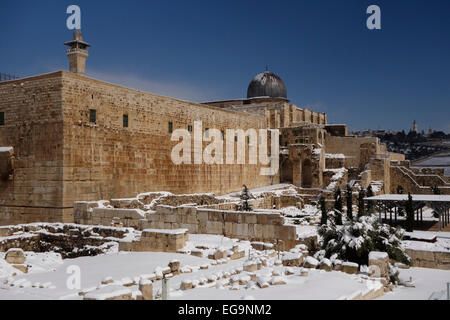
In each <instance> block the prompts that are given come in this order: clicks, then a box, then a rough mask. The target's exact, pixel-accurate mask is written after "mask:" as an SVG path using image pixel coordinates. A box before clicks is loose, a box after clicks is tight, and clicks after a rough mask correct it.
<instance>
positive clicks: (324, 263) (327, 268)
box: [319, 258, 333, 271]
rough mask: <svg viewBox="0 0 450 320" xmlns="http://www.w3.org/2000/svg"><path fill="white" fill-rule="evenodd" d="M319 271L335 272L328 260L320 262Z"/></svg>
mask: <svg viewBox="0 0 450 320" xmlns="http://www.w3.org/2000/svg"><path fill="white" fill-rule="evenodd" d="M319 269H321V270H325V271H331V270H333V267H332V263H331V261H330V260H329V259H327V258H324V259H322V260H321V261H320V265H319Z"/></svg>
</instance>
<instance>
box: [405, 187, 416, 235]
mask: <svg viewBox="0 0 450 320" xmlns="http://www.w3.org/2000/svg"><path fill="white" fill-rule="evenodd" d="M405 211H406V231H408V232H412V231H413V228H414V206H413V201H412V196H411V193H409V192H408V200H407V201H406V204H405Z"/></svg>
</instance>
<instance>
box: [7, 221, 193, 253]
mask: <svg viewBox="0 0 450 320" xmlns="http://www.w3.org/2000/svg"><path fill="white" fill-rule="evenodd" d="M187 240H188V235H187V230H185V229H183V230H143V231H138V230H135V229H133V228H117V227H106V226H86V225H78V224H62V223H32V224H23V225H15V226H4V227H0V252H6V251H8V250H13V249H17V248H20V250H23V251H33V252H49V251H53V252H56V253H60V254H61V256H62V258H63V259H64V258H76V257H80V256H95V255H97V254H101V253H105V252H106V251H108V250H110V249H111V248H112V247H114V246H118V250H119V251H161V252H176V251H177V250H178V249H181V248H183V247H184V246H185V245H186V241H187ZM8 252H9V251H8Z"/></svg>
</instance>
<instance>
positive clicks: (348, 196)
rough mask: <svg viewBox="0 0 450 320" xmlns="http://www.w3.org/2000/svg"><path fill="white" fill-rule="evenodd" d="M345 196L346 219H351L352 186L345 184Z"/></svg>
mask: <svg viewBox="0 0 450 320" xmlns="http://www.w3.org/2000/svg"><path fill="white" fill-rule="evenodd" d="M345 198H346V202H347V219H349V220H353V199H352V187H350V185H349V184H347V190H345Z"/></svg>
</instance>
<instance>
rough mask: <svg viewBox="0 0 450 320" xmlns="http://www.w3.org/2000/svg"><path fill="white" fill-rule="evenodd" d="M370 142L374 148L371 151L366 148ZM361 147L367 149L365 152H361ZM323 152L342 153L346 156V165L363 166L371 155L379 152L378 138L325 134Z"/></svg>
mask: <svg viewBox="0 0 450 320" xmlns="http://www.w3.org/2000/svg"><path fill="white" fill-rule="evenodd" d="M371 144H373V148H374V149H373V150H372V151H370V150H368V145H371ZM364 145H365V146H364ZM362 147H364V149H366V150H367V153H365V152H361V148H362ZM369 151H370V152H369ZM325 152H326V153H342V154H344V155H345V157H346V163H347V165H349V166H352V167H355V168H360V169H363V168H364V166H365V164H366V163H368V160H369V159H370V157H371V156H372V155H374V154H379V153H381V152H380V147H379V140H378V138H373V137H364V138H358V137H353V136H348V137H339V136H332V135H329V134H327V135H326V136H325ZM369 153H370V154H369Z"/></svg>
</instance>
